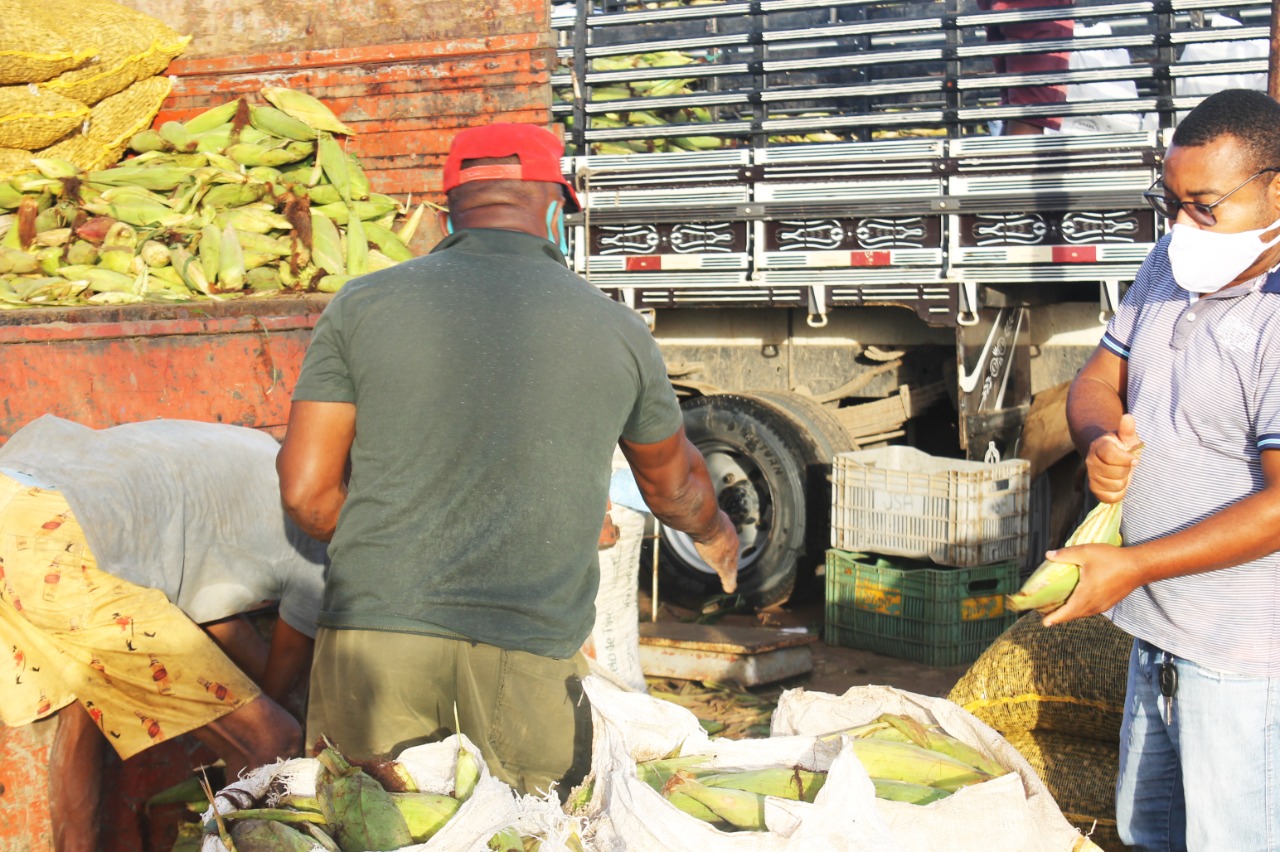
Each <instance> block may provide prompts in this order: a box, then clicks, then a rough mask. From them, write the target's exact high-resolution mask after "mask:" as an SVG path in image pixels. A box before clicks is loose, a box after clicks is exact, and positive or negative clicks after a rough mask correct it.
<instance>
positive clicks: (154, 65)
mask: <svg viewBox="0 0 1280 852" xmlns="http://www.w3.org/2000/svg"><path fill="white" fill-rule="evenodd" d="M31 6H32V9H33V12H32V14H33V17H34V18H35V19H36V20H37V21H39V22H40V23H42V24H44V25H45V26H47V27H50V28H52V29H54V30H55V31H56V32H58V33H60V34H62V35H63V36H64V37H65V38H66V39H67V40H68V41H70V42H71V43H72V44H75V45H77V46H80V47H82V48H89V49H92V50H93V51H94V57H93V59H92V60H90V61H89V62H86V63H84V64H83V65H81V66H79V67H76V68H73V69H71V70H69V71H64V72H62V73H61V74H59V75H58V76H56V77H54V78H53V79H51V80H48V81H46V82H44V83H41V84H40V87H41V88H42V89H45V90H47V91H50V92H54V93H56V94H59V95H62V96H63V97H67V98H72V99H73V100H77V101H80V102H81V103H84V104H89V105H90V106H92V105H93V104H96V103H97V102H98V101H100V100H102V99H103V98H105V97H107V96H109V95H114V94H116V93H117V92H122V91H124V90H125V89H126V88H128V87H129V86H130V85H131V84H133V83H136V82H137V81H139V80H142V79H145V78H147V77H151V76H154V75H156V74H159V73H160V72H162V71H164V69H165V68H166V67H168V65H169V63H170V62H171V61H173V59H174V57H176V56H177V55H178V54H180V53H181V52H182V51H183V49H184V48H185V47H186V45H187V42H189V41H190V40H191V37H190V36H181V35H178V33H176V32H174V31H173V30H171V29H170V28H169V27H167V26H165V25H164V24H163V23H161V22H160V21H157V20H156V19H155V18H152V17H151V16H149V15H144V14H142V13H141V12H137V11H134V10H133V9H130V8H128V7H125V6H121V5H120V4H118V3H113V2H111V0H40V2H39V3H34V4H31Z"/></svg>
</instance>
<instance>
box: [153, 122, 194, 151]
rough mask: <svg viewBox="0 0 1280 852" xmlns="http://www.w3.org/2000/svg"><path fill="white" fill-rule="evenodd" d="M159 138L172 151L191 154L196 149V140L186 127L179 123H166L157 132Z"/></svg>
mask: <svg viewBox="0 0 1280 852" xmlns="http://www.w3.org/2000/svg"><path fill="white" fill-rule="evenodd" d="M157 132H158V133H159V134H160V138H161V139H163V140H164V142H165V143H166V144H167V145H168V146H169V147H170V148H172V149H173V150H174V151H185V152H188V153H189V152H192V151H194V150H195V149H196V141H197V140H196V138H195V136H193V135H192V133H191V131H189V130H187V128H186V125H184V124H183V123H182V122H180V121H166V122H165V123H164V124H162V125H160V129H159V130H158V131H157Z"/></svg>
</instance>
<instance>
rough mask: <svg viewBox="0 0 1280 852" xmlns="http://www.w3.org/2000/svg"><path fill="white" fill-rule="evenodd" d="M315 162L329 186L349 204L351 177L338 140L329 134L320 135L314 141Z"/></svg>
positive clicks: (345, 157) (345, 156)
mask: <svg viewBox="0 0 1280 852" xmlns="http://www.w3.org/2000/svg"><path fill="white" fill-rule="evenodd" d="M316 162H318V163H319V164H320V168H321V169H323V170H324V176H325V177H326V178H328V179H329V184H330V185H331V186H332V187H333V188H334V189H336V190H337V191H338V195H340V196H341V197H342V200H343V201H345V202H347V203H350V202H351V200H352V198H351V177H350V174H349V173H348V170H347V164H348V162H349V161H348V160H347V155H346V154H345V153H343V151H342V148H341V147H340V146H339V145H338V140H336V139H334V138H333V136H332V135H331V134H328V133H322V134H320V138H319V139H318V140H317V141H316Z"/></svg>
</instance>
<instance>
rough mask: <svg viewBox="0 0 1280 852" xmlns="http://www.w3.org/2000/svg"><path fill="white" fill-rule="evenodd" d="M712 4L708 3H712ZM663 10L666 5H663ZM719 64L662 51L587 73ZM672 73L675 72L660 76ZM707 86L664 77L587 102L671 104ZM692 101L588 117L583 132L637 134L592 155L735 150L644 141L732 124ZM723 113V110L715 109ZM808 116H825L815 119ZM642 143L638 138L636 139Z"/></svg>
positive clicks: (819, 135) (594, 66)
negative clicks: (658, 132)
mask: <svg viewBox="0 0 1280 852" xmlns="http://www.w3.org/2000/svg"><path fill="white" fill-rule="evenodd" d="M714 1H715V0H712V2H714ZM668 2H669V3H671V4H672V5H698V4H697V3H696V2H689V0H685V2H683V3H682V2H680V0H668ZM664 5H665V4H664ZM717 59H718V54H716V53H714V52H706V51H704V52H701V53H698V54H696V55H695V54H694V53H691V52H688V51H682V50H661V51H655V52H651V53H636V54H627V55H622V56H603V57H599V58H597V59H593V60H591V70H592V71H596V72H616V71H634V70H642V69H646V68H652V69H669V68H680V67H685V66H690V65H699V64H703V65H705V64H707V63H713V62H715V61H716V60H717ZM659 73H666V74H670V73H676V72H659ZM705 83H706V78H700V77H675V76H665V77H663V78H662V79H655V80H636V81H629V82H625V83H611V84H608V85H600V86H595V85H593V86H591V87H590V89H589V93H590V97H589V98H588V100H590V101H593V102H609V101H629V100H633V99H636V98H670V97H679V96H694V95H696V94H697V93H698V92H699V91H700V90H701V88H700V87H702V86H704V85H705ZM557 96H558V97H559V98H560V99H561V100H563V101H571V100H573V91H572V90H571V89H563V90H561V91H559V92H557ZM695 101H696V98H694V97H690V105H688V106H677V107H666V108H661V109H633V108H631V107H630V106H629V105H626V104H623V105H622V107H621V108H620V109H619V110H618V111H617V112H606V113H592V114H591V116H590V117H589V118H588V126H589V127H590V128H591V129H593V130H612V129H618V128H624V127H634V128H636V129H637V131H639V133H638V134H637V138H635V139H627V140H623V141H605V142H593V143H592V144H591V153H593V154H636V153H641V154H643V153H666V152H674V151H713V150H716V149H719V148H731V147H734V146H735V145H737V144H738V141H737V140H736V139H733V138H729V137H723V136H716V135H711V134H697V133H690V134H689V135H682V136H645V135H644V134H645V132H646V129H652V128H657V127H667V126H671V125H707V129H708V130H712V129H713V124H714V122H716V121H717V120H718V119H722V118H736V116H731V115H727V114H724V113H723V112H721V113H720V114H717V113H715V112H713V111H712V110H711V109H709V108H707V107H705V106H697V105H696V104H695V103H694V102H695ZM717 109H718V110H726V109H729V108H728V107H717ZM813 115H815V116H817V115H825V113H814V114H813ZM562 123H563V124H564V125H565V127H566V129H571V128H572V127H573V117H572V116H569V117H567V118H565V119H564V120H563V122H562ZM642 136H643V137H644V138H641V137H642ZM769 141H770V143H782V144H786V143H795V142H840V141H842V137H840V136H838V135H836V134H834V133H829V132H827V131H815V132H813V133H808V134H803V135H800V134H797V135H794V136H772V137H770V138H769Z"/></svg>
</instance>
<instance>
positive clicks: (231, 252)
mask: <svg viewBox="0 0 1280 852" xmlns="http://www.w3.org/2000/svg"><path fill="white" fill-rule="evenodd" d="M243 288H244V249H242V248H241V247H240V240H239V238H238V237H237V236H236V229H235V228H233V227H231V226H230V225H227V226H226V227H225V228H223V229H222V234H221V242H220V243H219V244H218V289H219V290H223V291H227V292H234V291H236V290H241V289H243Z"/></svg>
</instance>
